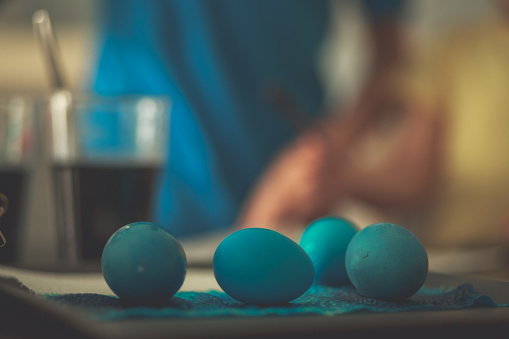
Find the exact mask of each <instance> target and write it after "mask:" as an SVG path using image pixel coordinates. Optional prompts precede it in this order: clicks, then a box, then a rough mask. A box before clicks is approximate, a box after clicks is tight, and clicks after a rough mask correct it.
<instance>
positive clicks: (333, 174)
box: [236, 121, 344, 233]
mask: <svg viewBox="0 0 509 339" xmlns="http://www.w3.org/2000/svg"><path fill="white" fill-rule="evenodd" d="M340 130H341V128H340V127H339V124H338V123H337V122H335V121H334V122H333V121H327V122H325V121H324V122H322V123H320V124H318V125H317V126H315V127H313V128H312V129H310V130H309V131H306V132H304V133H303V134H302V135H301V136H300V137H298V138H297V140H296V141H295V142H294V143H293V144H292V145H290V146H289V147H288V148H287V149H286V150H284V151H283V152H282V153H281V154H280V156H279V157H278V158H277V159H276V160H275V162H274V163H273V164H272V166H270V167H269V169H268V170H267V172H266V173H265V174H264V175H263V176H262V178H261V180H260V181H259V183H258V185H257V186H256V187H255V189H254V191H253V193H252V195H251V196H250V198H249V199H248V201H247V203H246V204H245V206H244V209H243V211H242V213H241V214H240V217H239V219H238V222H237V225H236V226H237V227H238V228H246V227H263V228H271V229H275V230H278V231H281V232H282V233H289V232H292V230H291V229H292V228H293V229H294V230H293V231H295V228H297V229H298V228H299V226H300V227H303V226H305V225H306V224H307V223H308V222H310V221H312V220H313V219H315V218H318V217H320V216H323V215H324V214H327V213H329V212H330V211H331V209H332V208H333V207H334V206H335V203H336V201H337V200H338V198H340V197H341V193H342V189H341V188H342V178H341V170H342V167H343V165H344V164H343V160H344V159H343V158H344V157H343V153H344V152H343V148H344V144H343V142H342V140H343V139H342V133H341V131H340Z"/></svg>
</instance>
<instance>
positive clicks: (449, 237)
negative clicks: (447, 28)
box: [406, 17, 509, 248]
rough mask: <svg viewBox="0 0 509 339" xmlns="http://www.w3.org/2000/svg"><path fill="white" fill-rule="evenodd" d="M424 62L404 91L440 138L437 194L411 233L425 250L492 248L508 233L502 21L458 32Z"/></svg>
mask: <svg viewBox="0 0 509 339" xmlns="http://www.w3.org/2000/svg"><path fill="white" fill-rule="evenodd" d="M430 55H431V57H429V58H427V59H426V61H425V62H423V63H422V64H421V65H420V66H419V67H418V69H417V72H416V73H415V72H414V73H413V77H412V78H411V79H410V82H411V83H410V86H406V89H407V91H408V94H409V95H410V98H411V100H414V101H417V102H421V103H422V104H423V105H425V106H427V107H432V108H434V109H432V110H431V111H432V112H433V113H436V114H443V117H442V118H443V119H444V120H445V123H446V128H447V131H446V137H445V144H444V149H443V167H442V172H441V176H440V182H439V185H438V187H439V189H438V192H437V195H436V197H435V199H434V200H433V201H432V202H431V204H430V205H429V206H427V207H426V209H425V213H423V215H424V219H423V220H421V221H420V222H419V224H421V225H419V226H420V227H417V228H416V229H415V231H416V233H417V234H418V235H419V237H420V238H421V239H422V240H423V242H424V243H425V244H427V245H430V246H436V247H464V248H469V247H480V246H492V245H499V244H501V243H504V242H505V241H506V239H504V237H505V236H506V234H508V233H509V231H508V230H504V228H503V225H502V224H503V223H502V220H503V216H504V215H505V214H507V213H508V211H509V154H508V152H507V148H508V147H509V132H508V129H509V95H508V91H509V21H508V20H507V19H506V18H502V17H495V18H490V20H486V21H482V22H477V23H473V24H471V25H470V26H467V27H462V28H461V29H460V30H457V31H455V32H453V33H452V34H451V35H450V36H449V37H448V38H447V39H445V40H444V41H443V42H442V43H441V44H439V45H438V46H436V49H434V50H433V51H432V53H431V54H430ZM407 85H408V84H407Z"/></svg>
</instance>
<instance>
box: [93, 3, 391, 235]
mask: <svg viewBox="0 0 509 339" xmlns="http://www.w3.org/2000/svg"><path fill="white" fill-rule="evenodd" d="M101 3H102V4H104V8H103V9H104V10H103V20H102V24H101V25H100V27H101V28H100V29H99V35H100V39H99V41H100V46H99V50H100V56H99V62H98V65H97V73H96V75H95V80H94V85H93V86H94V90H95V91H96V92H98V93H99V94H104V95H115V94H129V93H131V94H132V93H136V94H157V95H161V94H162V95H168V96H169V97H171V100H172V104H173V106H172V109H171V132H170V141H169V158H168V159H169V160H168V163H167V164H166V166H165V171H164V174H163V176H162V178H161V181H160V184H159V186H158V187H159V189H158V192H157V199H156V201H157V203H156V206H155V211H154V214H155V221H156V222H158V223H161V224H162V225H164V226H165V227H167V228H168V230H169V231H171V232H172V233H174V234H175V235H177V236H184V235H188V234H193V233H199V232H206V231H210V230H214V229H218V228H226V227H229V226H231V225H232V224H233V222H234V220H235V217H236V215H237V213H238V210H239V207H240V206H241V204H242V202H243V200H244V198H245V197H246V195H247V194H248V192H249V190H250V188H251V187H252V186H253V184H254V183H255V181H256V179H257V178H258V177H259V175H260V173H261V172H262V170H263V169H264V168H265V167H266V166H267V164H268V163H269V162H270V160H271V159H272V158H273V157H274V156H275V154H276V152H277V151H278V150H279V149H280V148H281V147H282V146H283V145H284V144H285V143H287V142H288V141H290V140H291V139H292V138H293V136H294V134H295V130H294V128H293V127H292V126H291V125H290V124H289V122H288V121H287V120H286V119H285V118H284V117H283V116H282V114H281V112H278V110H277V109H276V108H275V107H274V105H273V104H272V103H271V102H269V100H267V97H266V92H267V90H268V89H270V88H271V87H272V86H278V87H280V88H284V90H285V91H286V92H287V93H288V94H289V95H290V96H291V97H292V98H294V99H295V101H296V102H297V104H298V106H300V107H301V109H302V111H304V112H307V114H308V115H309V117H315V116H317V115H318V114H319V113H320V112H321V111H323V110H322V105H323V99H324V91H323V88H322V84H321V81H320V76H319V74H318V67H317V62H318V57H319V51H320V48H321V46H322V43H323V40H324V37H325V36H326V33H327V30H328V26H329V19H330V18H329V6H328V5H329V4H328V2H327V1H326V0H277V1H273V0H256V1H238V0H214V1H207V0H181V1H178V0H174V1H172V0H150V1H136V0H122V1H120V0H108V1H104V2H101ZM375 3H378V2H375ZM383 3H385V1H383ZM394 3H395V2H394V1H389V2H387V4H388V5H387V6H386V7H384V6H380V4H376V6H374V5H369V4H367V3H366V4H367V8H373V11H372V12H371V13H372V14H373V15H374V16H377V15H378V16H384V15H386V13H389V12H392V11H393V10H395V9H396V8H397V7H398V6H396V5H394ZM380 8H384V10H381V9H380Z"/></svg>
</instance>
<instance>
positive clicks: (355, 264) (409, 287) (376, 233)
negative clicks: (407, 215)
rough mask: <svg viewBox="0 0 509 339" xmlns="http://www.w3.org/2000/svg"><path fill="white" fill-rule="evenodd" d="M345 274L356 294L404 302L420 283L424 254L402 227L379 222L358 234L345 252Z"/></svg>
mask: <svg viewBox="0 0 509 339" xmlns="http://www.w3.org/2000/svg"><path fill="white" fill-rule="evenodd" d="M346 272H347V274H348V277H349V278H350V281H351V282H352V284H353V285H354V287H355V288H356V289H357V291H358V292H359V293H360V294H362V295H365V296H368V297H373V298H379V299H389V300H391V299H393V300H397V299H406V298H409V297H411V296H412V295H414V294H415V293H416V292H417V291H418V290H419V289H420V288H421V286H422V285H423V284H424V281H425V280H426V276H427V274H428V255H427V253H426V250H425V249H424V246H423V245H422V243H421V242H420V241H419V239H418V238H417V237H416V236H415V235H414V234H413V233H412V232H410V231H409V230H407V229H406V228H404V227H401V226H398V225H395V224H390V223H380V224H374V225H371V226H368V227H366V228H364V229H363V230H361V231H359V232H358V233H357V234H356V235H355V236H354V237H353V238H352V240H351V241H350V244H349V245H348V248H347V250H346Z"/></svg>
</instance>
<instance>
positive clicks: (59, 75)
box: [32, 10, 69, 89]
mask: <svg viewBox="0 0 509 339" xmlns="http://www.w3.org/2000/svg"><path fill="white" fill-rule="evenodd" d="M32 25H33V29H34V34H35V37H36V39H37V41H39V44H40V45H41V49H42V51H43V54H44V55H43V57H44V59H45V60H46V63H47V66H48V67H47V68H48V71H49V73H50V78H51V81H52V84H51V85H52V86H53V87H54V88H55V89H68V88H69V87H68V86H67V85H68V84H67V81H66V80H65V77H64V71H63V67H62V63H61V58H60V54H59V50H58V46H57V41H56V37H55V34H54V33H53V29H52V27H51V20H50V17H49V14H48V12H47V11H45V10H38V11H36V12H35V13H34V14H33V16H32Z"/></svg>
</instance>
